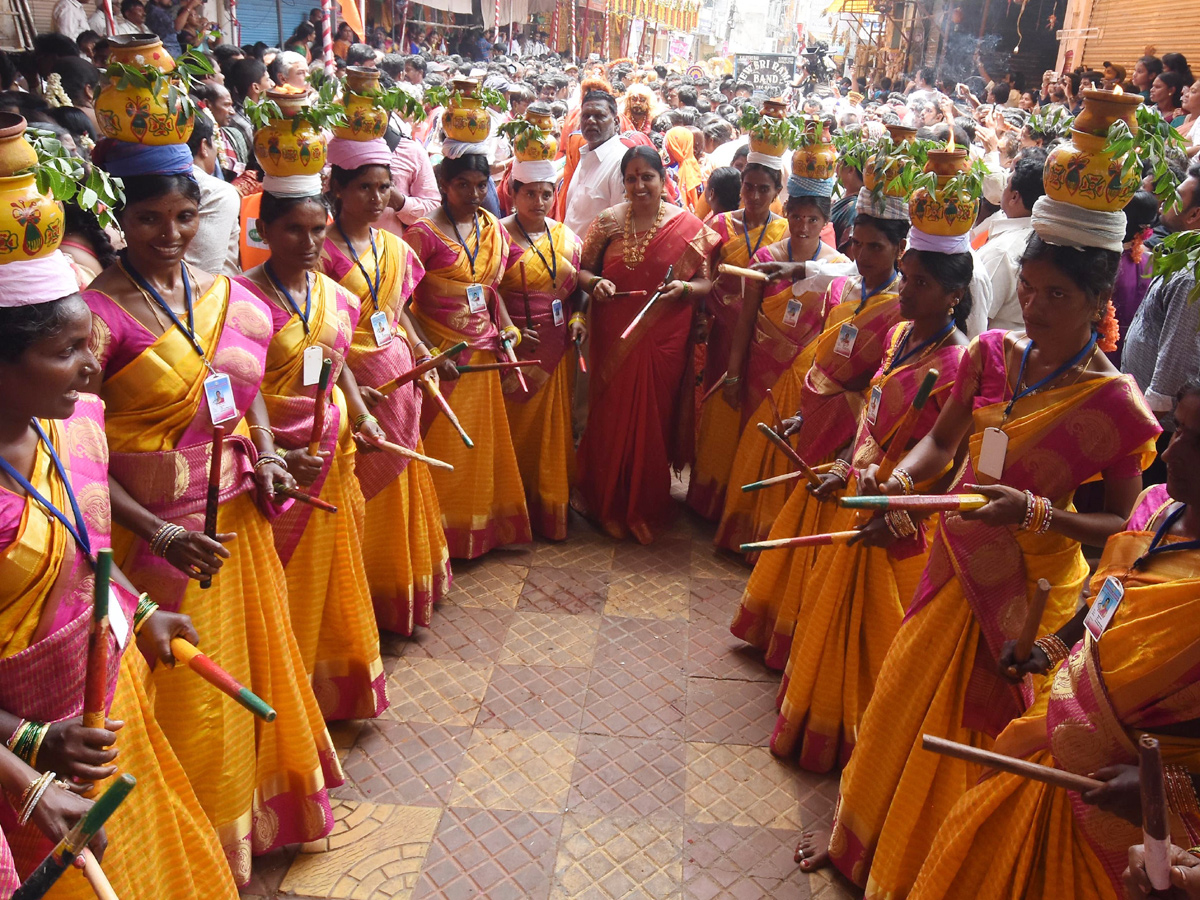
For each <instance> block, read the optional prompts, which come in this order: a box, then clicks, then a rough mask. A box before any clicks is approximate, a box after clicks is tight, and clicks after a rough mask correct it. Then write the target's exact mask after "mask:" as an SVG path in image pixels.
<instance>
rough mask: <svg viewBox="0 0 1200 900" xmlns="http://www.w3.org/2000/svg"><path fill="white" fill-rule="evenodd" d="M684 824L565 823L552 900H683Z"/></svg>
mask: <svg viewBox="0 0 1200 900" xmlns="http://www.w3.org/2000/svg"><path fill="white" fill-rule="evenodd" d="M682 844H683V823H682V822H681V821H680V820H679V819H677V818H674V817H666V816H663V817H637V816H630V817H624V816H613V817H609V816H604V817H594V816H581V815H575V814H572V813H568V814H567V815H566V816H565V817H564V819H563V830H562V838H561V839H560V840H559V845H558V847H559V849H558V860H557V863H556V865H555V871H554V890H553V891H552V892H551V894H550V896H551V897H552V898H554V900H567V898H579V897H588V898H593V897H595V898H605V900H610V898H611V900H617V898H625V897H639V898H643V897H645V898H655V900H659V898H681V897H682V882H683V862H682Z"/></svg>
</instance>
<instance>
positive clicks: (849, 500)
mask: <svg viewBox="0 0 1200 900" xmlns="http://www.w3.org/2000/svg"><path fill="white" fill-rule="evenodd" d="M839 502H840V503H841V504H842V506H844V507H846V508H847V509H880V510H882V509H908V510H915V511H916V512H939V511H943V510H945V511H959V510H964V509H979V508H980V507H981V506H986V505H987V502H988V498H987V497H985V496H984V495H983V494H909V495H908V496H906V497H905V496H896V497H890V496H886V495H882V494H881V495H878V496H874V497H843V498H842V499H841V500H840V501H839Z"/></svg>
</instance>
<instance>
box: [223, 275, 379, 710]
mask: <svg viewBox="0 0 1200 900" xmlns="http://www.w3.org/2000/svg"><path fill="white" fill-rule="evenodd" d="M312 279H313V288H312V309H311V312H310V313H309V317H308V328H307V329H306V328H305V326H304V321H303V320H302V319H301V317H300V316H299V315H297V314H296V313H294V312H292V311H291V310H288V309H285V308H284V307H283V305H282V304H281V303H279V302H277V301H276V302H272V301H271V300H270V299H268V298H267V297H266V296H265V295H263V294H262V293H261V292H260V289H259V288H258V286H257V285H255V284H254V283H253V282H251V281H250V280H249V279H248V278H246V277H245V276H239V282H240V283H242V284H244V285H245V286H246V287H247V288H248V289H250V290H251V291H252V292H253V293H254V294H255V295H257V296H258V297H259V298H260V299H261V300H262V301H263V302H264V303H267V304H268V308H269V310H270V313H271V320H272V328H273V330H274V337H273V338H272V339H271V345H270V347H269V349H268V350H267V361H266V370H265V372H264V374H263V381H262V394H263V399H264V400H265V401H266V403H267V412H268V414H269V415H270V419H271V430H272V431H274V432H275V443H276V446H278V447H279V448H281V450H294V449H297V448H300V447H307V446H308V442H309V437H310V435H311V434H312V427H313V416H314V414H315V410H316V393H317V385H315V384H313V385H308V386H306V385H305V384H304V374H303V369H304V351H305V349H307V348H308V347H320V348H321V354H322V356H323V358H325V359H329V360H332V362H333V369H332V371H331V373H330V377H329V387H328V390H329V392H330V394H331V396H330V402H329V403H328V404H327V405H326V407H325V426H324V429H323V431H322V432H321V446H320V449H321V450H325V451H328V452H329V458H328V461H327V464H326V465H325V466H324V467H323V468H322V469H321V474H320V475H319V476H318V477H317V480H316V481H314V482H313V483H312V484H311V485H308V486H307V487H306V488H305V490H307V491H309V492H310V493H312V494H315V495H320V497H321V499H323V500H325V501H327V502H329V503H332V504H333V505H334V506H336V507H337V508H338V511H337V513H335V514H333V515H330V514H328V513H324V512H319V511H315V510H314V509H313V507H312V506H309V505H308V504H302V503H295V504H293V505H292V506H291V508H289V509H288V510H287V511H286V512H284V513H283V515H281V516H280V517H279V518H278V519H276V520H275V523H274V526H275V549H276V550H277V551H278V552H279V559H280V561H281V562H282V563H283V571H284V574H285V575H286V577H287V587H288V605H289V607H290V608H291V613H292V615H291V618H292V631H293V632H294V633H295V635H296V642H297V644H298V645H299V647H300V655H301V658H302V659H303V660H304V666H305V668H306V669H307V671H308V673H309V676H310V677H311V678H312V684H313V691H314V692H315V693H316V695H317V702H318V703H320V705H321V714H322V715H323V716H324V717H325V719H326V721H333V720H337V719H365V718H374V717H375V716H378V715H379V714H380V713H382V712H383V711H384V710H385V709H387V705H388V701H387V690H386V686H385V683H384V675H383V660H382V659H381V658H380V655H379V629H378V627H377V626H376V624H375V610H374V608H373V606H372V604H371V592H370V588H369V586H368V585H367V573H366V570H365V569H364V567H363V557H362V540H363V538H362V535H363V517H364V506H365V503H364V501H363V493H362V490H361V489H360V488H359V486H358V479H357V478H355V477H354V466H355V459H356V456H357V453H356V452H355V445H354V439H353V438H352V437H351V435H350V423H349V422H348V421H347V420H346V407H345V400H344V399H343V398H342V394H341V390H340V389H338V388H337V387H336V384H335V382H336V381H337V377H338V373H339V372H340V371H341V368H342V366H343V365H344V364H345V360H346V353H347V351H348V350H349V348H350V336H351V335H352V334H353V332H354V327H355V324H356V322H357V320H358V314H359V308H358V299H357V298H356V297H355V296H354V295H353V294H350V293H349V292H348V291H346V290H345V289H344V288H341V287H338V285H337V284H335V283H334V281H333V280H332V279H330V278H328V277H327V276H325V275H320V274H314V275H313V276H312Z"/></svg>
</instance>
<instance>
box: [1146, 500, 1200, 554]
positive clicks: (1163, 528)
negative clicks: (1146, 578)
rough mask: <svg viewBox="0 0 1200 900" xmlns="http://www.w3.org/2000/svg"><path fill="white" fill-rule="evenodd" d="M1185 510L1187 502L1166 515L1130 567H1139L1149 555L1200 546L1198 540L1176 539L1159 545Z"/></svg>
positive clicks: (1192, 548) (1193, 548)
mask: <svg viewBox="0 0 1200 900" xmlns="http://www.w3.org/2000/svg"><path fill="white" fill-rule="evenodd" d="M1186 510H1187V504H1186V503H1183V504H1180V506H1179V509H1177V510H1175V512H1173V513H1171V514H1170V515H1169V516H1167V517H1166V519H1164V520H1163V523H1162V524H1161V525H1159V526H1158V530H1157V531H1156V532H1154V540H1152V541H1151V542H1150V547H1149V549H1148V550H1147V551H1146V552H1145V553H1143V554H1142V555H1141V556H1139V557H1138V558H1137V559H1135V560H1134V561H1133V566H1132V567H1131V568H1133V569H1134V570H1137V569H1140V568H1141V567H1142V566H1144V565H1145V564H1146V563H1147V562H1149V561H1150V557H1152V556H1154V555H1155V554H1158V553H1174V552H1176V551H1177V550H1195V549H1197V548H1200V541H1176V542H1175V543H1173V544H1165V545H1163V546H1159V545H1160V544H1161V543H1162V539H1163V538H1164V537H1166V536H1167V532H1168V531H1169V530H1170V529H1171V526H1172V525H1174V524H1175V523H1176V522H1178V521H1179V518H1180V516H1182V515H1183V514H1184V512H1185V511H1186Z"/></svg>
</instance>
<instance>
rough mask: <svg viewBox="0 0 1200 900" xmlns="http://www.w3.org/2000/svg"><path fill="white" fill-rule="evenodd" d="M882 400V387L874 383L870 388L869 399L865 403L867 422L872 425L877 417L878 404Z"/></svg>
mask: <svg viewBox="0 0 1200 900" xmlns="http://www.w3.org/2000/svg"><path fill="white" fill-rule="evenodd" d="M882 402H883V388H881V387H880V386H879V385H875V386H874V387H873V388H871V399H870V401H868V403H867V424H868V425H874V424H875V420H876V419H878V418H879V405H880V404H881V403H882Z"/></svg>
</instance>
